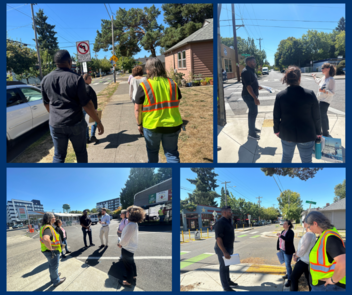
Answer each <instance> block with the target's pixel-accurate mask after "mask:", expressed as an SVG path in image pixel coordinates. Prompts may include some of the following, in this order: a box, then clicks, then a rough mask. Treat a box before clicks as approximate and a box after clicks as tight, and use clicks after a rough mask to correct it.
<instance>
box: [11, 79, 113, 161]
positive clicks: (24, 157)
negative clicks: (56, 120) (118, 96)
mask: <svg viewBox="0 0 352 295" xmlns="http://www.w3.org/2000/svg"><path fill="white" fill-rule="evenodd" d="M118 85H119V83H111V84H109V85H108V86H107V87H106V88H105V89H104V90H103V91H101V92H99V94H98V109H99V110H104V108H105V106H106V104H107V103H108V101H109V100H110V98H111V96H112V95H113V94H114V93H115V91H116V90H117V87H118ZM53 157H54V145H53V141H52V139H51V135H50V132H49V131H48V132H47V133H46V134H44V135H43V136H42V137H41V138H40V139H39V140H37V141H36V142H35V143H33V144H32V145H31V146H29V147H28V148H27V149H26V150H25V151H24V152H23V153H22V154H21V155H19V156H18V157H16V158H15V159H14V160H13V161H12V163H51V162H52V161H53ZM76 162H77V160H76V155H75V152H74V150H73V147H72V144H71V142H69V144H68V149H67V156H66V160H65V163H76Z"/></svg>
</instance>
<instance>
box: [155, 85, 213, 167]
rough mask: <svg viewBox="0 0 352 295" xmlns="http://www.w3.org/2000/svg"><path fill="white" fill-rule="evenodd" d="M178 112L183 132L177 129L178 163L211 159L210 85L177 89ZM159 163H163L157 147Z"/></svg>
mask: <svg viewBox="0 0 352 295" xmlns="http://www.w3.org/2000/svg"><path fill="white" fill-rule="evenodd" d="M180 90H181V93H182V99H181V101H180V113H181V116H182V120H183V124H184V125H185V128H186V131H183V130H181V133H180V136H179V140H178V150H179V152H180V160H181V162H182V163H212V162H213V86H197V87H183V88H180ZM160 158H161V162H163V163H166V158H165V156H164V151H163V150H162V149H161V150H160Z"/></svg>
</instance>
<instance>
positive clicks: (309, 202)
mask: <svg viewBox="0 0 352 295" xmlns="http://www.w3.org/2000/svg"><path fill="white" fill-rule="evenodd" d="M306 203H308V204H313V205H316V204H317V203H316V202H312V201H306Z"/></svg>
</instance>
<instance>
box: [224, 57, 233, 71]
mask: <svg viewBox="0 0 352 295" xmlns="http://www.w3.org/2000/svg"><path fill="white" fill-rule="evenodd" d="M225 71H226V72H227V73H232V63H231V59H225Z"/></svg>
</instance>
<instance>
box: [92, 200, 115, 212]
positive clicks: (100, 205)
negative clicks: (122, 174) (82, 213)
mask: <svg viewBox="0 0 352 295" xmlns="http://www.w3.org/2000/svg"><path fill="white" fill-rule="evenodd" d="M118 207H120V198H115V199H111V200H107V201H102V202H99V203H97V208H106V209H109V210H111V211H115V210H116V209H117V208H118Z"/></svg>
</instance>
